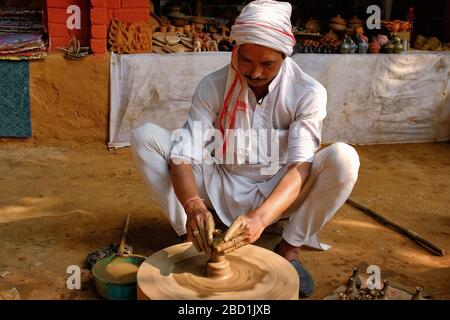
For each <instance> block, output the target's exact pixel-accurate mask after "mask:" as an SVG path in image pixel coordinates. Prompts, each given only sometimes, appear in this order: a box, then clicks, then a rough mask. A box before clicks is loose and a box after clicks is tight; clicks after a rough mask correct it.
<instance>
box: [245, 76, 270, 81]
mask: <svg viewBox="0 0 450 320" xmlns="http://www.w3.org/2000/svg"><path fill="white" fill-rule="evenodd" d="M245 78H246V79H247V80H253V81H255V80H257V81H262V80H266V79H264V78H260V77H257V78H253V77H252V76H247V75H246V76H245Z"/></svg>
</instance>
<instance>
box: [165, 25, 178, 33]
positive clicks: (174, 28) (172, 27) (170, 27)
mask: <svg viewBox="0 0 450 320" xmlns="http://www.w3.org/2000/svg"><path fill="white" fill-rule="evenodd" d="M176 30H177V28H176V27H175V26H173V25H169V28H168V29H167V31H169V32H175V31H176Z"/></svg>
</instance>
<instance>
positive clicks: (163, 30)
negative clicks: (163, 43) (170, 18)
mask: <svg viewBox="0 0 450 320" xmlns="http://www.w3.org/2000/svg"><path fill="white" fill-rule="evenodd" d="M159 31H160V32H164V33H165V32H167V26H161V27H159Z"/></svg>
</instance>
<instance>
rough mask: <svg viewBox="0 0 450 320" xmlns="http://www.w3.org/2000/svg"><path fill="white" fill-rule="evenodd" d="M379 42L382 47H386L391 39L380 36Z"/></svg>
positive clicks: (378, 37) (378, 36)
mask: <svg viewBox="0 0 450 320" xmlns="http://www.w3.org/2000/svg"><path fill="white" fill-rule="evenodd" d="M376 39H377V42H378V43H379V44H380V45H381V46H384V45H385V44H387V43H388V42H389V39H388V37H387V36H385V35H382V34H379V35H377V38H376Z"/></svg>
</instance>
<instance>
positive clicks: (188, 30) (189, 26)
mask: <svg viewBox="0 0 450 320" xmlns="http://www.w3.org/2000/svg"><path fill="white" fill-rule="evenodd" d="M184 32H185V33H189V32H191V25H190V24H187V25H185V26H184Z"/></svg>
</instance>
